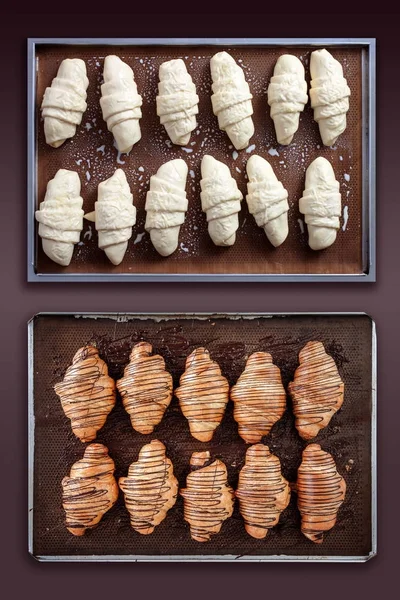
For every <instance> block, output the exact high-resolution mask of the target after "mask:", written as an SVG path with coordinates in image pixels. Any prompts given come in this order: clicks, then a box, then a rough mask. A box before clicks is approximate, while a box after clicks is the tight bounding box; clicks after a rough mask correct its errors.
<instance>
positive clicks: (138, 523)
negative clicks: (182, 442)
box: [118, 440, 178, 535]
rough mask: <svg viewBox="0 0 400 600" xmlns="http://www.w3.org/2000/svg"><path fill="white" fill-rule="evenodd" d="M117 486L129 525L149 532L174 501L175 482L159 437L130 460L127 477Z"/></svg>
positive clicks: (138, 530) (145, 532)
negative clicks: (127, 513)
mask: <svg viewBox="0 0 400 600" xmlns="http://www.w3.org/2000/svg"><path fill="white" fill-rule="evenodd" d="M118 483H119V487H120V488H121V490H122V491H123V493H124V496H125V505H126V508H127V510H128V512H129V515H130V520H131V526H132V527H133V529H135V531H137V532H138V533H142V534H144V535H148V534H150V533H153V531H154V528H155V527H156V526H157V525H159V524H160V523H161V521H163V520H164V519H165V517H166V516H167V512H168V511H169V509H170V508H172V507H173V506H174V504H175V502H176V497H177V495H178V481H177V479H176V477H175V476H174V468H173V465H172V462H171V461H170V459H169V458H168V457H167V456H166V454H165V446H164V444H162V443H161V442H159V441H158V440H153V441H152V442H151V443H150V444H146V445H145V446H143V447H142V449H141V450H140V452H139V458H138V461H137V462H133V463H132V464H131V465H130V467H129V471H128V476H127V477H120V479H119V482H118Z"/></svg>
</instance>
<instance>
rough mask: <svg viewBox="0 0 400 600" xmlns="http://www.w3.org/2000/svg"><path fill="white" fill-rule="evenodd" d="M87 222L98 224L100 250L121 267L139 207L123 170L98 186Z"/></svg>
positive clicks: (118, 170) (116, 172) (86, 216)
mask: <svg viewBox="0 0 400 600" xmlns="http://www.w3.org/2000/svg"><path fill="white" fill-rule="evenodd" d="M85 219H88V220H89V221H94V222H95V223H96V229H97V231H98V235H99V248H101V249H102V250H104V252H105V253H106V254H107V257H108V258H109V259H110V261H111V262H112V263H113V265H119V264H120V263H121V262H122V259H123V258H124V256H125V252H126V250H127V248H128V240H129V239H130V238H131V236H132V227H133V226H134V224H135V223H136V207H135V206H133V196H132V194H131V190H130V189H129V184H128V182H127V180H126V176H125V173H124V172H123V171H122V169H117V170H116V171H115V173H114V175H112V176H111V177H109V178H108V179H106V180H105V181H102V182H101V183H99V187H98V194H97V202H95V205H94V212H91V213H88V214H86V215H85Z"/></svg>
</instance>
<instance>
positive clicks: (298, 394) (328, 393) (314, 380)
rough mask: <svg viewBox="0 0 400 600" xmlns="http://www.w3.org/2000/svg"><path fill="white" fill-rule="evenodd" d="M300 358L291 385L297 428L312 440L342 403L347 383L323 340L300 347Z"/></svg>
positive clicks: (305, 437) (303, 436) (305, 438)
mask: <svg viewBox="0 0 400 600" xmlns="http://www.w3.org/2000/svg"><path fill="white" fill-rule="evenodd" d="M299 362H300V365H299V366H298V367H297V369H296V372H295V374H294V381H292V382H291V383H289V388H288V389H289V393H290V395H291V397H292V399H293V412H294V415H295V417H296V423H295V425H296V428H297V431H298V432H299V434H300V436H301V437H302V438H303V439H304V440H311V439H312V438H314V437H315V436H316V435H318V433H319V431H320V430H321V429H323V428H324V427H326V426H327V425H328V424H329V422H330V420H331V418H332V417H333V415H334V414H335V413H336V412H337V411H338V410H339V409H340V407H341V406H342V404H343V398H344V383H343V381H342V380H341V378H340V375H339V372H338V370H337V367H336V364H335V361H334V360H333V358H332V357H331V356H329V354H327V353H326V352H325V348H324V345H323V344H322V343H321V342H308V343H307V344H306V345H305V346H304V348H303V349H302V350H300V353H299Z"/></svg>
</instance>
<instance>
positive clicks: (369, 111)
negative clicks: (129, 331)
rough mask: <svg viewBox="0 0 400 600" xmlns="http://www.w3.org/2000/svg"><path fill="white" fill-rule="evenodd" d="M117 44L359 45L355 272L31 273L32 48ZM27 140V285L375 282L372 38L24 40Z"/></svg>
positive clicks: (33, 171)
mask: <svg viewBox="0 0 400 600" xmlns="http://www.w3.org/2000/svg"><path fill="white" fill-rule="evenodd" d="M54 44H58V45H86V46H95V45H100V44H101V45H119V46H147V45H148V46H150V45H151V46H185V45H186V46H196V45H208V46H226V45H231V46H268V47H273V46H283V45H285V46H296V45H302V46H309V47H313V46H321V45H324V46H359V47H361V48H364V49H366V50H367V54H368V56H367V57H366V56H363V61H362V145H361V147H362V149H361V153H362V158H363V165H364V166H363V169H362V186H361V189H362V224H363V239H362V262H363V273H359V274H343V273H340V274H339V273H338V274H324V273H316V274H306V273H292V274H282V273H275V274H266V273H265V274H264V273H146V272H143V273H46V274H44V273H37V272H36V267H35V243H36V239H35V238H36V236H35V234H34V227H33V226H32V223H34V218H35V209H36V196H37V173H36V159H37V153H36V149H37V148H36V130H35V98H36V47H37V46H39V45H40V46H46V45H54ZM27 47H28V52H27V58H28V65H27V68H28V106H27V108H28V114H27V119H28V137H27V142H28V143H27V163H28V174H27V185H28V189H27V201H28V206H27V214H28V220H27V228H28V232H27V234H28V251H27V281H28V282H79V281H84V282H89V281H90V282H106V281H107V282H108V281H118V282H138V281H146V282H162V281H167V282H186V281H190V282H198V281H201V282H210V281H224V282H274V281H279V282H297V281H301V282H315V281H324V282H325V281H326V282H344V281H346V282H355V281H357V282H369V283H371V282H375V281H376V173H375V169H376V38H369V37H366V38H364V37H363V38H199V37H194V38H89V37H88V38H28V39H27Z"/></svg>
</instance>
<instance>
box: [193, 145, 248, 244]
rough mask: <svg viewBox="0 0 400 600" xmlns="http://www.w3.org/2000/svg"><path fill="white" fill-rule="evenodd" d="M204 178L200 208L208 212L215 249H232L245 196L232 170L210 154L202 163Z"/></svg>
mask: <svg viewBox="0 0 400 600" xmlns="http://www.w3.org/2000/svg"><path fill="white" fill-rule="evenodd" d="M201 177H202V178H201V181H200V186H201V192H200V198H201V208H202V210H203V212H205V213H207V222H208V233H209V234H210V237H211V239H212V241H213V242H214V244H215V245H216V246H232V245H233V244H234V243H235V240H236V230H237V229H238V227H239V217H238V213H239V212H240V202H241V200H242V198H243V195H242V193H241V192H240V190H239V189H238V187H237V184H236V181H235V180H234V179H233V177H232V176H231V172H230V170H229V168H228V167H227V166H226V165H225V164H224V163H222V162H220V161H219V160H216V159H215V158H213V157H212V156H210V155H208V154H205V155H204V156H203V159H202V161H201Z"/></svg>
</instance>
